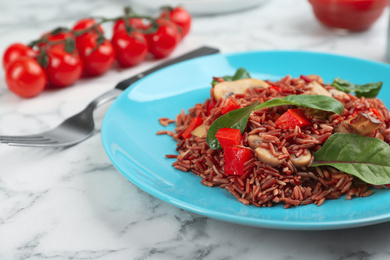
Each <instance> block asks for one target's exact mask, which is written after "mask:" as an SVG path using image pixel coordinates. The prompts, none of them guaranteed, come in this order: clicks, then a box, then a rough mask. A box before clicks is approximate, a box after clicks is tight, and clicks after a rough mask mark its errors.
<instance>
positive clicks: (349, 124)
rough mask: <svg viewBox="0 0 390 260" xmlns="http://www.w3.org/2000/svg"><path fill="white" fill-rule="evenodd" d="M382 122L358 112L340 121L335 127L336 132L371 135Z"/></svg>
mask: <svg viewBox="0 0 390 260" xmlns="http://www.w3.org/2000/svg"><path fill="white" fill-rule="evenodd" d="M381 124H382V122H381V121H379V120H377V119H375V118H373V117H371V116H369V115H367V114H365V113H359V114H357V115H356V116H355V117H354V118H351V119H348V120H344V121H342V122H341V123H340V124H339V125H338V126H337V128H336V129H335V130H336V132H338V133H349V134H358V135H361V136H373V135H374V133H375V130H377V129H378V128H379V127H380V126H381Z"/></svg>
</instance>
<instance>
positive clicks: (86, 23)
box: [72, 18, 104, 48]
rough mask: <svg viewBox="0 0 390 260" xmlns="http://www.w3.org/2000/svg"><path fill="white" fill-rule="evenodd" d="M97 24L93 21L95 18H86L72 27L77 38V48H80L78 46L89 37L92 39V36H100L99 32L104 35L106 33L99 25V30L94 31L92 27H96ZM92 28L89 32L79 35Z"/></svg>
mask: <svg viewBox="0 0 390 260" xmlns="http://www.w3.org/2000/svg"><path fill="white" fill-rule="evenodd" d="M96 24H97V22H96V20H95V19H93V18H84V19H81V20H78V21H77V22H76V23H75V25H74V26H73V27H72V31H73V34H74V37H75V40H76V46H77V48H78V45H79V43H80V42H81V41H82V40H83V39H84V38H87V37H90V35H96V34H98V32H97V30H98V31H99V32H100V33H101V34H103V33H104V31H103V28H102V27H101V26H100V25H98V26H97V29H92V28H91V27H93V26H95V25H96ZM89 28H91V29H90V30H88V32H85V33H83V34H81V35H78V34H79V33H81V31H84V30H87V29H89Z"/></svg>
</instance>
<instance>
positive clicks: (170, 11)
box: [160, 6, 192, 38]
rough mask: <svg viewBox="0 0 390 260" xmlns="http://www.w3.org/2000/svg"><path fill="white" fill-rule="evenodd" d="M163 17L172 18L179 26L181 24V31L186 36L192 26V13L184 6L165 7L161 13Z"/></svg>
mask: <svg viewBox="0 0 390 260" xmlns="http://www.w3.org/2000/svg"><path fill="white" fill-rule="evenodd" d="M160 17H161V18H164V19H168V20H171V21H172V22H173V23H175V24H176V25H177V26H179V28H180V29H179V32H180V34H181V36H182V38H184V37H185V36H186V35H187V34H188V32H189V31H190V28H191V21H192V18H191V15H190V13H189V12H187V10H186V9H184V8H183V7H180V6H179V7H175V8H169V7H168V8H164V9H163V11H162V12H161V15H160Z"/></svg>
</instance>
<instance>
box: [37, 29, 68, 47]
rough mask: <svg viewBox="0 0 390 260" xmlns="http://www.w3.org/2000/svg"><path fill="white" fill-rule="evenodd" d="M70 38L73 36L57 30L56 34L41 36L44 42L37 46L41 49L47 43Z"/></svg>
mask: <svg viewBox="0 0 390 260" xmlns="http://www.w3.org/2000/svg"><path fill="white" fill-rule="evenodd" d="M71 37H73V36H72V33H70V32H69V31H61V30H59V31H58V32H46V33H44V34H43V35H42V36H41V40H44V41H45V42H42V43H39V44H38V46H39V47H43V46H45V45H46V43H47V42H56V41H61V40H65V39H68V38H71Z"/></svg>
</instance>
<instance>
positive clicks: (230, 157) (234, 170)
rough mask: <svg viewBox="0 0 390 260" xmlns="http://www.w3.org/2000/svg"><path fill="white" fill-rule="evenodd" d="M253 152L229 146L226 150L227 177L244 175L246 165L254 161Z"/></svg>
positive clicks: (225, 166) (225, 167)
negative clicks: (251, 160)
mask: <svg viewBox="0 0 390 260" xmlns="http://www.w3.org/2000/svg"><path fill="white" fill-rule="evenodd" d="M252 157H253V152H252V150H250V149H247V148H243V147H240V146H229V147H227V148H226V149H225V150H224V159H225V165H224V170H225V174H227V175H239V176H241V175H243V174H244V168H245V163H246V162H247V161H249V160H250V159H252Z"/></svg>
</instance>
